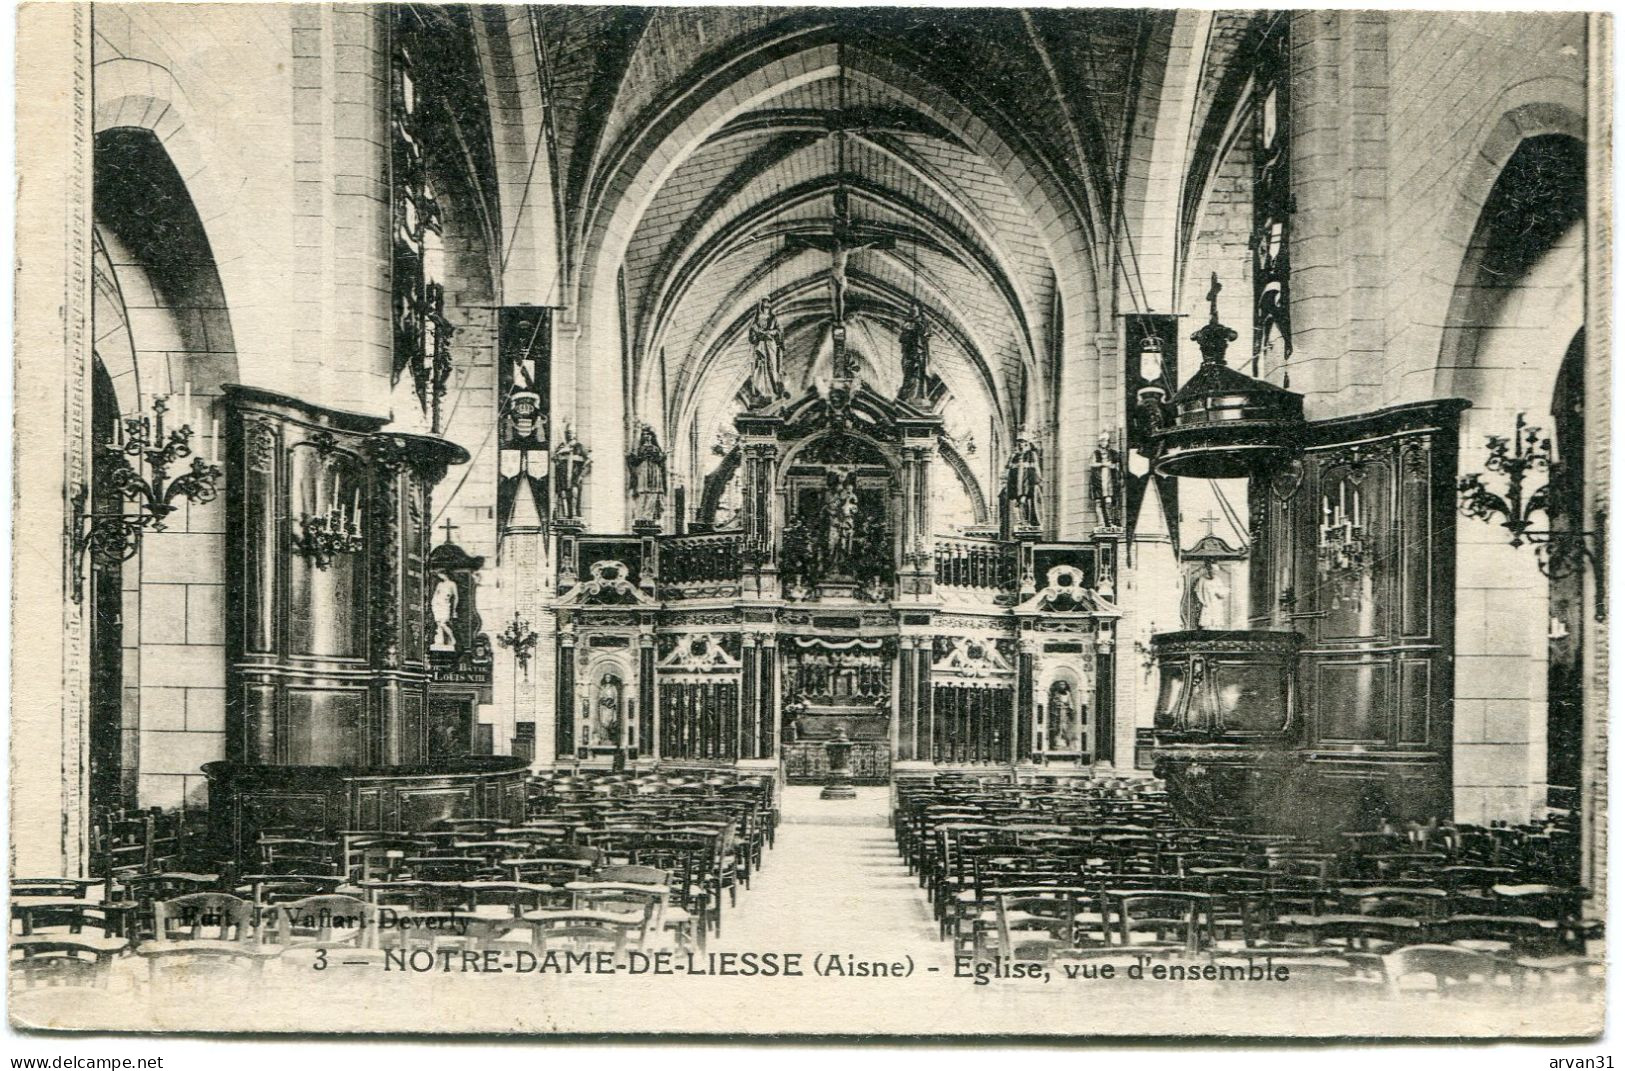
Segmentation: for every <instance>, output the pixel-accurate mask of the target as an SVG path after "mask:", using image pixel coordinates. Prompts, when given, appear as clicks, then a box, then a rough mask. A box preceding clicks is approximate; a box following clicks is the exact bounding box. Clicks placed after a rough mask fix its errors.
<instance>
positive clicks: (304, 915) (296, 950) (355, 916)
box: [263, 894, 382, 967]
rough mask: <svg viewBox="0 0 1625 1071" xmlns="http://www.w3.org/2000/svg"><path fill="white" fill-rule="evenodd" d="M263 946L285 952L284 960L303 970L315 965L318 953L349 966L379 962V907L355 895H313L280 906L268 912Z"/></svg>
mask: <svg viewBox="0 0 1625 1071" xmlns="http://www.w3.org/2000/svg"><path fill="white" fill-rule="evenodd" d="M263 918H264V922H265V929H264V931H263V943H264V944H265V945H267V946H274V947H276V948H278V949H280V950H281V951H282V954H283V957H284V959H286V960H287V961H288V962H290V963H293V964H295V965H297V966H300V967H305V966H309V965H310V964H311V963H313V962H314V961H315V960H316V958H317V956H316V953H318V952H324V951H325V952H327V953H329V956H330V958H332V959H335V960H341V961H345V962H349V963H356V962H366V963H369V964H371V963H377V962H380V961H381V959H382V956H381V954H380V953H379V952H378V934H379V929H378V908H377V907H376V906H375V905H373V904H369V903H367V902H366V901H365V900H361V899H358V898H357V897H354V896H342V895H337V894H329V895H321V896H309V897H306V898H305V899H303V900H294V901H291V902H289V903H284V904H278V905H277V906H276V907H275V908H274V909H273V910H270V911H267V912H265V913H264V916H263Z"/></svg>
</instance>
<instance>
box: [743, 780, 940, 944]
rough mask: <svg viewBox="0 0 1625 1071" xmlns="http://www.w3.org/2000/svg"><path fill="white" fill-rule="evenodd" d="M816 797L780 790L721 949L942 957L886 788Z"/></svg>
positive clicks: (803, 789)
mask: <svg viewBox="0 0 1625 1071" xmlns="http://www.w3.org/2000/svg"><path fill="white" fill-rule="evenodd" d="M857 791H858V798H857V799H855V800H821V799H819V798H818V792H819V790H818V789H817V788H816V787H809V786H801V785H793V786H788V787H786V788H785V790H784V798H783V800H782V803H781V808H780V814H781V817H780V823H779V831H778V838H777V843H776V844H775V845H774V847H773V849H772V850H771V851H769V852H768V853H767V857H766V859H765V861H764V862H765V865H764V867H763V869H762V870H761V871H760V872H759V873H758V874H757V875H756V876H755V877H753V878H752V884H751V888H750V891H749V892H745V891H743V890H742V891H741V892H740V897H739V907H738V908H737V909H735V910H732V911H726V912H725V913H724V915H723V919H722V935H721V937H719V938H716V939H713V941H712V942H711V947H712V948H713V949H715V950H718V951H754V950H758V949H764V948H786V947H792V948H808V949H818V948H827V949H832V950H835V949H838V950H840V951H841V952H843V953H845V952H850V953H853V954H856V955H859V956H866V955H872V956H874V957H875V958H882V957H883V958H886V959H892V958H896V957H900V956H903V955H913V956H915V957H920V958H923V957H927V956H932V957H934V956H935V955H940V953H941V947H940V945H939V942H938V941H937V928H936V924H935V922H933V921H932V918H931V909H930V906H929V905H928V904H927V903H926V899H925V894H924V891H923V890H922V889H921V888H920V886H919V884H918V882H917V881H916V880H915V878H914V876H913V875H911V874H910V873H909V872H908V867H907V866H905V865H904V863H903V859H902V856H900V855H899V854H898V853H897V842H896V840H895V838H894V837H893V835H892V830H891V826H890V824H889V821H890V820H889V811H888V807H889V803H888V791H887V790H886V789H885V788H860V789H858V790H857Z"/></svg>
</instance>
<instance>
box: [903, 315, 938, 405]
mask: <svg viewBox="0 0 1625 1071" xmlns="http://www.w3.org/2000/svg"><path fill="white" fill-rule="evenodd" d="M898 341H899V342H901V343H902V347H903V385H902V387H901V388H900V389H899V390H898V392H897V397H898V398H900V399H902V400H903V401H905V402H908V401H923V400H924V399H925V398H926V396H927V394H929V393H930V389H931V384H930V363H931V325H930V323H929V322H927V320H926V318H925V311H924V310H923V309H921V308H920V303H919V302H918V301H916V302H914V303H913V306H912V308H911V309H910V310H909V319H908V323H907V324H906V325H904V327H903V331H902V334H901V335H900V336H899V337H898Z"/></svg>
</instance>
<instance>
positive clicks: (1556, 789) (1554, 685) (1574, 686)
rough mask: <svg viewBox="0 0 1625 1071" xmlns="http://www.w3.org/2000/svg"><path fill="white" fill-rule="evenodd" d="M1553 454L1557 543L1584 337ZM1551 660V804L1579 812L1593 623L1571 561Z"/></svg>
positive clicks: (1575, 461)
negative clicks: (1589, 628) (1588, 640)
mask: <svg viewBox="0 0 1625 1071" xmlns="http://www.w3.org/2000/svg"><path fill="white" fill-rule="evenodd" d="M1551 415H1552V449H1553V451H1554V452H1555V454H1556V458H1557V463H1556V464H1555V465H1554V466H1553V468H1552V472H1551V482H1550V483H1549V484H1548V491H1547V493H1548V496H1549V498H1550V501H1551V502H1552V504H1553V510H1552V516H1551V522H1552V523H1551V527H1552V532H1553V534H1554V537H1556V538H1557V540H1558V541H1559V543H1562V542H1563V541H1564V540H1568V539H1572V538H1574V536H1573V533H1575V532H1576V531H1578V530H1582V529H1583V528H1584V526H1585V519H1584V518H1583V517H1582V516H1580V513H1581V509H1582V507H1583V503H1584V501H1585V497H1584V490H1585V489H1584V486H1583V482H1584V477H1585V435H1586V427H1585V424H1586V404H1585V331H1584V330H1581V331H1580V333H1579V334H1577V335H1575V336H1574V341H1573V342H1572V343H1570V344H1569V348H1568V352H1567V353H1566V354H1564V356H1563V364H1562V366H1561V367H1560V368H1559V369H1558V373H1557V384H1556V386H1555V387H1554V388H1553V390H1552V408H1551ZM1547 561H1548V566H1547V574H1548V575H1547V579H1548V607H1549V613H1550V618H1551V623H1550V626H1549V628H1548V630H1547V661H1546V780H1547V783H1548V794H1549V798H1550V801H1551V802H1552V803H1553V804H1554V805H1556V806H1562V807H1568V808H1573V807H1577V806H1578V804H1579V793H1580V787H1579V786H1580V768H1581V765H1580V763H1581V750H1582V740H1583V737H1584V733H1583V729H1582V717H1583V712H1584V698H1585V691H1584V685H1585V674H1584V660H1583V654H1584V650H1585V639H1586V627H1587V617H1588V616H1589V615H1588V614H1587V613H1586V612H1585V599H1586V597H1585V578H1584V575H1583V573H1582V572H1581V570H1580V569H1579V568H1577V567H1576V566H1577V565H1578V561H1577V560H1573V555H1569V554H1559V555H1556V556H1551V555H1549V556H1548V559H1547Z"/></svg>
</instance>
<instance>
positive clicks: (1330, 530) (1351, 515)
mask: <svg viewBox="0 0 1625 1071" xmlns="http://www.w3.org/2000/svg"><path fill="white" fill-rule="evenodd" d="M1320 511H1321V518H1320V527H1319V536H1318V538H1317V540H1316V544H1315V557H1316V561H1317V563H1318V566H1319V571H1320V575H1321V577H1322V578H1323V579H1324V580H1326V581H1327V583H1328V584H1329V587H1330V593H1331V603H1332V606H1333V607H1338V606H1342V605H1344V604H1345V603H1347V604H1352V605H1354V606H1359V605H1361V604H1362V603H1363V601H1364V596H1363V585H1364V582H1365V579H1366V577H1367V576H1368V575H1370V562H1369V561H1368V560H1367V555H1366V516H1365V502H1364V499H1363V496H1362V494H1361V491H1360V485H1359V483H1358V482H1357V481H1354V480H1352V479H1343V480H1339V481H1337V483H1336V491H1335V494H1334V493H1331V492H1327V493H1325V494H1323V495H1322V496H1321V501H1320Z"/></svg>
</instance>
